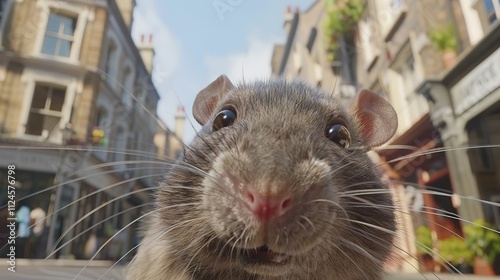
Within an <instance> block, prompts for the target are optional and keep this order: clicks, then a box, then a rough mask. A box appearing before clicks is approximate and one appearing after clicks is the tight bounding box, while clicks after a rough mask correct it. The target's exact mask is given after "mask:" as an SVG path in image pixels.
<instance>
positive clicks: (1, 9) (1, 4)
mask: <svg viewBox="0 0 500 280" xmlns="http://www.w3.org/2000/svg"><path fill="white" fill-rule="evenodd" d="M6 8H7V0H0V24H1V23H2V19H3V17H4V16H5V15H7V12H6V11H5V9H6Z"/></svg>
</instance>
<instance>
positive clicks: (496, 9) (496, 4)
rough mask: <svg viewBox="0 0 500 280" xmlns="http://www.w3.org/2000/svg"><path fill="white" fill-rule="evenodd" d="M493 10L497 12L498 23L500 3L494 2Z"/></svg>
mask: <svg viewBox="0 0 500 280" xmlns="http://www.w3.org/2000/svg"><path fill="white" fill-rule="evenodd" d="M492 3H493V9H494V10H495V15H496V16H497V21H498V20H500V3H498V1H495V0H493V1H492Z"/></svg>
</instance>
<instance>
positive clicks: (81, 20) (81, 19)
mask: <svg viewBox="0 0 500 280" xmlns="http://www.w3.org/2000/svg"><path fill="white" fill-rule="evenodd" d="M36 6H37V7H38V8H39V12H40V13H41V14H40V17H39V18H40V21H39V24H38V32H37V36H36V38H35V43H34V47H33V50H32V55H33V56H36V57H40V58H45V59H51V60H56V61H61V62H67V63H73V64H78V61H79V57H80V50H81V46H82V41H83V36H84V33H85V27H86V26H87V22H88V21H93V20H94V13H93V12H92V11H91V10H90V9H89V7H84V6H75V5H74V3H67V2H66V1H54V0H38V1H37V4H36ZM51 10H56V11H58V12H61V13H67V14H68V15H71V16H74V17H75V18H76V19H77V21H76V27H75V32H74V34H73V44H72V45H71V53H70V56H69V57H62V56H53V55H47V54H44V53H42V46H43V41H44V38H45V31H46V29H47V23H48V20H49V15H50V12H51Z"/></svg>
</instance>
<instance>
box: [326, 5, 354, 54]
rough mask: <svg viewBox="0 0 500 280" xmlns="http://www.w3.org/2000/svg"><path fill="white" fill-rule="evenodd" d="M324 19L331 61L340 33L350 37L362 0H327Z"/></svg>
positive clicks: (337, 45)
mask: <svg viewBox="0 0 500 280" xmlns="http://www.w3.org/2000/svg"><path fill="white" fill-rule="evenodd" d="M325 4H326V13H327V15H326V19H325V21H324V30H325V38H326V43H327V50H328V58H329V59H330V61H333V59H334V58H335V52H336V51H337V49H338V48H339V38H340V37H341V35H344V36H347V37H352V35H353V33H354V31H355V30H356V27H357V24H358V22H359V19H360V18H361V14H362V13H363V3H362V0H327V1H326V2H325Z"/></svg>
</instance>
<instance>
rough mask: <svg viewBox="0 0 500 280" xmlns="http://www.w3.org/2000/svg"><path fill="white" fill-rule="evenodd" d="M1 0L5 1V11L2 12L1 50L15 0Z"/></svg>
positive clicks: (0, 19)
mask: <svg viewBox="0 0 500 280" xmlns="http://www.w3.org/2000/svg"><path fill="white" fill-rule="evenodd" d="M0 1H4V6H3V11H2V12H0V50H1V49H3V33H4V31H5V23H6V22H7V19H8V18H9V17H10V15H11V14H12V13H11V11H12V7H13V4H14V0H0ZM7 11H8V12H7Z"/></svg>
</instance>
